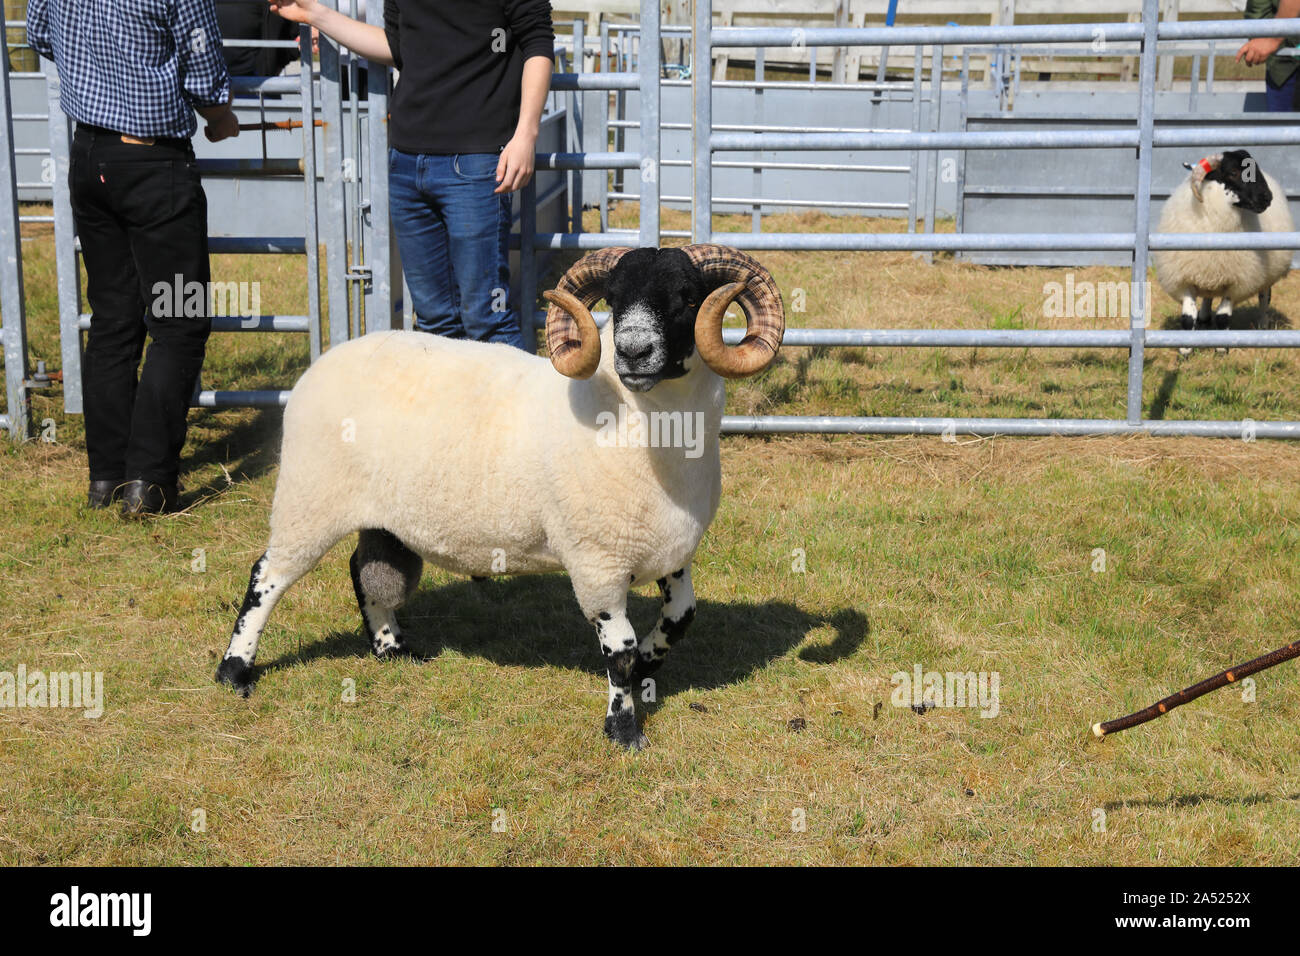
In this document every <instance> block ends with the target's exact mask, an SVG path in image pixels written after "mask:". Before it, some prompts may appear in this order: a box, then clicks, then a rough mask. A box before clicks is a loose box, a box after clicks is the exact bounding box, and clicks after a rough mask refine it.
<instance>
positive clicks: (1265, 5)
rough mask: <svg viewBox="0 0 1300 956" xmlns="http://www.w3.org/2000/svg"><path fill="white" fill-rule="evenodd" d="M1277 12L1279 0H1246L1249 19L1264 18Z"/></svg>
mask: <svg viewBox="0 0 1300 956" xmlns="http://www.w3.org/2000/svg"><path fill="white" fill-rule="evenodd" d="M1275 13H1277V0H1246V12H1245V14H1244V16H1245V18H1246V19H1247V20H1263V19H1266V18H1267V17H1271V16H1273V14H1275Z"/></svg>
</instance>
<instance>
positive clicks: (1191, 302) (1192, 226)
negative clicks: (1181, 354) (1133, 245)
mask: <svg viewBox="0 0 1300 956" xmlns="http://www.w3.org/2000/svg"><path fill="white" fill-rule="evenodd" d="M1191 169H1192V172H1191V174H1190V175H1189V176H1188V177H1187V178H1186V179H1185V180H1184V181H1183V182H1182V183H1180V184H1179V186H1178V188H1177V189H1175V190H1174V191H1173V193H1172V194H1171V195H1170V197H1169V199H1168V200H1166V202H1165V205H1164V208H1163V209H1162V210H1161V213H1160V222H1159V225H1158V226H1157V227H1156V231H1157V232H1161V233H1170V232H1292V231H1293V230H1294V228H1295V227H1294V225H1293V224H1292V221H1291V210H1290V207H1289V206H1288V205H1287V197H1286V191H1285V190H1284V189H1283V188H1282V186H1281V185H1280V184H1279V183H1278V181H1277V180H1276V179H1274V178H1273V177H1272V176H1270V175H1268V174H1267V173H1265V172H1264V171H1263V170H1262V169H1260V168H1259V164H1258V163H1256V162H1255V160H1254V158H1253V157H1252V156H1251V155H1250V153H1248V152H1246V151H1245V150H1243V149H1238V150H1230V151H1228V152H1226V153H1223V154H1222V155H1218V156H1208V157H1206V158H1205V159H1202V160H1201V161H1200V162H1198V163H1197V164H1195V165H1194V166H1192V167H1191ZM1151 258H1152V261H1153V263H1154V264H1155V269H1156V280H1157V281H1158V282H1159V283H1160V286H1161V288H1163V289H1164V290H1165V291H1166V292H1167V293H1169V295H1171V296H1172V297H1173V298H1174V299H1176V300H1177V301H1178V302H1180V303H1181V305H1182V325H1183V327H1184V328H1186V329H1194V328H1196V327H1197V324H1198V323H1200V324H1205V323H1207V322H1208V321H1209V319H1210V312H1211V308H1212V306H1213V301H1214V300H1215V299H1218V300H1219V306H1218V308H1217V309H1216V310H1214V327H1215V328H1227V325H1228V320H1229V318H1230V317H1231V316H1232V308H1233V305H1234V304H1236V303H1240V302H1244V301H1245V300H1246V299H1249V298H1250V297H1251V296H1255V295H1258V296H1259V305H1260V308H1261V309H1266V308H1268V304H1269V300H1270V298H1271V293H1272V289H1273V286H1274V285H1276V284H1277V283H1278V282H1279V281H1280V280H1281V279H1282V278H1283V277H1284V276H1285V275H1286V274H1287V272H1288V271H1290V269H1291V250H1290V249H1216V250H1214V251H1194V250H1160V251H1157V252H1154V253H1152V256H1151ZM1198 300H1199V301H1200V307H1199V309H1198V307H1197V301H1198Z"/></svg>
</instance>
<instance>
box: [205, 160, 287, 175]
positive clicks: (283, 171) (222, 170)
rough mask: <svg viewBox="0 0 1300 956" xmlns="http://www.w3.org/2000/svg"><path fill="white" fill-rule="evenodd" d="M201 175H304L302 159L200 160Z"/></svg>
mask: <svg viewBox="0 0 1300 956" xmlns="http://www.w3.org/2000/svg"><path fill="white" fill-rule="evenodd" d="M198 164H199V173H200V174H201V175H202V176H203V177H204V178H208V177H222V176H237V177H240V178H242V179H249V178H253V177H268V178H269V177H274V176H292V177H294V178H295V179H296V178H297V177H299V176H301V175H303V163H302V160H301V159H292V158H284V159H262V158H260V157H249V158H246V159H200V160H199V161H198Z"/></svg>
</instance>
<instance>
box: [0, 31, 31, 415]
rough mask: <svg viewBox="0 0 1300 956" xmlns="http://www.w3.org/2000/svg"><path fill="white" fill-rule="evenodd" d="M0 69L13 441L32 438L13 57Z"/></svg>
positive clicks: (2, 298) (8, 407)
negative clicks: (12, 93)
mask: <svg viewBox="0 0 1300 956" xmlns="http://www.w3.org/2000/svg"><path fill="white" fill-rule="evenodd" d="M4 61H5V62H4V65H3V66H2V67H0V70H2V71H3V72H2V74H0V114H2V115H0V246H3V248H4V260H3V262H0V318H2V319H3V321H4V329H3V337H4V361H5V414H4V427H5V429H6V430H7V431H8V432H9V437H10V438H12V439H14V440H15V441H26V440H27V437H28V436H29V435H30V434H31V408H30V405H29V404H28V401H27V384H26V382H27V309H26V303H25V300H24V298H23V250H22V245H23V243H22V232H21V227H20V226H19V224H18V182H17V178H18V177H17V171H16V170H15V168H14V155H13V153H12V152H11V149H12V148H13V143H14V124H13V117H12V115H11V113H10V109H11V107H12V106H13V101H12V99H11V97H10V90H9V57H8V56H6V57H5V58H4Z"/></svg>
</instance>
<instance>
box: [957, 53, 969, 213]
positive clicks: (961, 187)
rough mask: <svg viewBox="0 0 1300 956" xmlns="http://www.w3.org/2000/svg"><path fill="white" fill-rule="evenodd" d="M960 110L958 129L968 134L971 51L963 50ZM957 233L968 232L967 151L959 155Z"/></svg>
mask: <svg viewBox="0 0 1300 956" xmlns="http://www.w3.org/2000/svg"><path fill="white" fill-rule="evenodd" d="M958 109H959V112H960V115H959V116H958V118H957V129H958V130H959V131H961V132H962V133H965V132H966V129H967V124H968V122H969V121H970V51H969V50H963V51H962V54H961V93H960V95H959V99H958ZM956 228H957V232H958V233H959V234H960V233H964V232H965V231H966V150H964V149H963V150H959V151H958V153H957V222H956Z"/></svg>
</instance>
